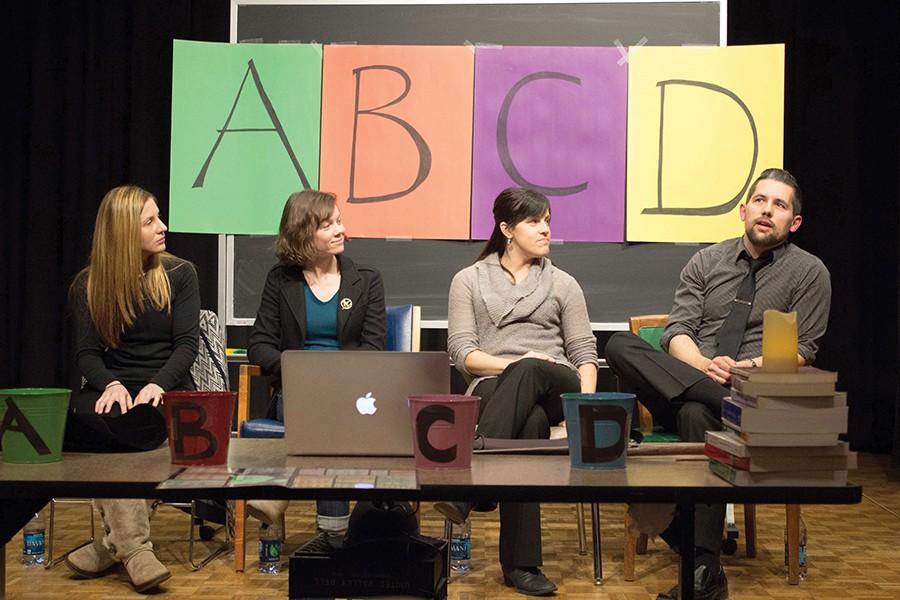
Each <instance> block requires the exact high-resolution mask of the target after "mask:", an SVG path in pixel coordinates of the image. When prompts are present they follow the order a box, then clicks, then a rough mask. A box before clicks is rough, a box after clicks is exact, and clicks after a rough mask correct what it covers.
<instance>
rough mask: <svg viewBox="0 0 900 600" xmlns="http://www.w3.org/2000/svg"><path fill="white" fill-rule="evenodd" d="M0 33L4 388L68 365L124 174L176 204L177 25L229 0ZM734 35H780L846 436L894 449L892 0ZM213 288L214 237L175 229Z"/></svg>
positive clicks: (55, 15) (792, 165)
mask: <svg viewBox="0 0 900 600" xmlns="http://www.w3.org/2000/svg"><path fill="white" fill-rule="evenodd" d="M11 6H12V8H10V7H8V8H7V14H8V17H7V19H6V20H5V21H4V22H3V25H2V27H4V28H5V29H6V30H7V31H6V35H5V36H4V39H5V40H6V43H7V45H8V46H9V47H11V48H14V49H15V52H13V53H10V54H8V55H9V56H18V57H19V58H18V59H15V60H12V61H8V62H7V64H8V67H9V68H8V73H9V74H10V75H11V77H10V79H9V81H11V86H10V89H11V90H12V92H11V93H9V94H7V97H8V98H11V101H12V107H13V110H12V112H11V116H12V118H11V119H8V120H7V124H8V130H7V131H8V133H7V135H6V137H5V139H4V150H5V152H4V154H5V155H6V156H7V158H6V160H5V161H4V162H3V177H2V186H3V189H2V193H0V203H2V207H3V213H2V215H3V217H4V219H3V222H4V223H5V225H6V228H5V231H4V232H3V234H2V235H0V251H2V256H0V281H2V282H3V286H2V288H0V315H2V317H3V318H2V319H0V359H2V360H0V387H6V386H23V385H63V384H69V385H71V384H72V383H74V382H75V381H76V379H77V374H76V373H75V370H74V366H73V364H72V356H71V344H72V340H71V333H70V331H71V330H70V328H69V326H68V323H67V320H66V302H65V297H66V290H67V286H68V284H69V282H70V281H71V278H72V277H73V276H74V274H75V273H76V272H77V271H78V270H79V269H80V268H81V267H82V266H83V265H84V263H85V261H86V259H87V254H88V250H89V246H90V238H91V232H92V229H93V219H94V215H95V211H96V207H97V204H98V203H99V201H100V198H101V196H102V195H103V193H104V192H105V191H106V190H108V189H109V188H111V187H113V186H115V185H118V184H121V183H125V182H132V183H137V184H139V185H142V186H144V187H146V188H147V189H149V190H150V191H152V192H153V193H154V194H156V195H157V197H158V198H159V200H160V203H161V207H162V209H163V212H164V213H165V212H166V209H167V206H168V186H169V182H168V172H169V171H168V169H169V166H168V165H169V138H170V136H169V128H170V105H171V60H172V40H173V39H175V38H183V39H193V40H211V41H227V39H228V22H229V21H228V14H229V8H230V6H229V2H228V1H227V0H216V1H213V0H207V1H193V2H191V1H189V0H181V1H177V0H173V1H170V2H134V3H131V2H68V3H58V4H56V3H55V4H53V5H48V4H45V3H28V2H18V3H15V4H13V5H11ZM728 9H729V19H728V20H729V26H728V37H729V44H756V43H781V42H784V43H786V45H787V48H786V60H787V63H786V88H785V92H786V94H785V96H786V97H785V161H784V164H785V166H786V167H787V168H788V169H789V170H791V171H792V172H793V173H794V174H795V175H796V176H797V178H798V179H799V181H800V184H801V186H802V187H803V188H804V191H805V195H806V198H807V202H806V204H805V206H804V224H803V226H802V227H801V229H800V231H799V232H798V234H797V235H796V236H795V241H796V242H797V243H798V244H799V245H800V246H802V247H804V248H806V249H807V250H809V251H811V252H813V253H814V254H816V255H817V256H819V257H820V258H822V260H823V261H824V262H825V264H826V265H827V266H828V267H829V269H830V271H831V275H832V283H833V286H834V296H833V303H832V313H831V321H830V324H829V330H828V334H827V335H826V337H825V339H824V340H823V343H822V350H821V353H820V356H819V360H818V365H819V366H821V367H823V368H827V369H834V370H837V371H839V372H840V387H841V388H842V389H846V390H848V392H849V398H850V404H851V419H850V439H851V441H852V443H853V444H854V446H856V447H858V448H863V449H870V450H888V449H890V448H891V447H892V443H893V449H894V455H895V457H900V427H898V425H897V424H896V421H895V417H894V416H895V414H898V408H900V407H898V391H900V388H898V384H900V382H898V375H897V365H898V358H900V345H898V343H897V337H898V336H897V332H898V328H900V320H898V319H900V311H898V305H900V296H898V292H900V289H898V280H900V264H898V263H900V260H898V251H900V247H898V232H900V211H898V207H897V204H898V197H900V176H898V173H900V153H898V140H900V123H898V119H900V117H898V114H900V113H898V111H897V109H896V107H895V105H896V102H897V98H898V97H900V81H898V79H900V69H898V56H900V53H898V43H897V40H898V31H897V29H898V22H900V8H898V6H897V5H896V4H894V3H859V4H858V5H849V4H847V3H841V4H834V3H818V2H802V1H799V0H797V1H789V2H780V1H776V0H767V1H762V2H760V1H754V2H749V1H738V0H732V1H731V2H729V4H728ZM168 246H169V249H170V250H171V251H172V252H174V253H175V254H178V255H179V256H182V257H184V258H187V259H189V260H192V261H194V262H195V263H196V264H197V266H198V268H199V271H200V274H201V293H202V297H203V305H204V306H206V307H214V306H215V301H216V293H215V291H216V285H217V282H216V248H217V246H216V239H215V237H214V236H208V235H178V234H172V235H170V236H169V239H168Z"/></svg>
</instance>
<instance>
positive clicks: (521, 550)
mask: <svg viewBox="0 0 900 600" xmlns="http://www.w3.org/2000/svg"><path fill="white" fill-rule="evenodd" d="M580 389H581V384H580V382H579V379H578V375H577V374H576V373H575V372H574V371H573V370H572V369H570V368H568V367H565V366H563V365H558V364H555V363H551V362H548V361H545V360H540V359H536V358H526V359H522V360H518V361H516V362H514V363H512V364H511V365H509V366H508V367H506V369H505V370H504V371H503V373H501V374H500V376H499V377H497V378H495V379H486V380H484V381H482V382H481V383H479V384H478V385H477V386H476V387H475V390H474V391H473V395H475V396H479V397H480V398H481V404H480V410H479V412H480V416H479V419H478V433H480V434H481V435H483V436H485V437H492V438H502V439H546V438H549V437H550V426H551V425H556V424H558V423H559V422H560V421H562V420H563V412H562V401H561V399H560V397H559V395H560V394H562V393H563V392H578V391H580ZM541 563H542V560H541V507H540V505H539V504H537V503H534V502H503V503H501V505H500V564H501V565H503V566H504V567H506V568H512V567H537V566H539V565H540V564H541Z"/></svg>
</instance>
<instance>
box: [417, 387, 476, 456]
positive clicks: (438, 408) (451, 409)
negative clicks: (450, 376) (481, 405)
mask: <svg viewBox="0 0 900 600" xmlns="http://www.w3.org/2000/svg"><path fill="white" fill-rule="evenodd" d="M480 400H481V399H480V398H478V397H477V396H460V395H456V394H435V395H431V396H410V397H409V416H410V419H411V420H412V431H413V448H414V451H415V458H416V468H417V469H468V468H470V467H471V466H472V441H473V440H474V438H475V425H476V424H477V423H478V402H479V401H480Z"/></svg>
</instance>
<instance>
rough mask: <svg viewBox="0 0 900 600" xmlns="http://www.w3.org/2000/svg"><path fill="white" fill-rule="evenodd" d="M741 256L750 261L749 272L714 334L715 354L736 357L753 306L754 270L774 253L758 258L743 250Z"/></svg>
mask: <svg viewBox="0 0 900 600" xmlns="http://www.w3.org/2000/svg"><path fill="white" fill-rule="evenodd" d="M741 258H742V259H744V260H746V261H748V262H749V263H750V272H748V273H747V276H746V277H744V280H743V281H742V282H741V285H739V286H738V289H737V295H736V296H735V298H734V300H733V301H732V303H731V312H729V313H728V316H727V317H725V321H724V322H723V323H722V327H720V328H719V333H717V334H716V356H730V357H731V358H737V354H738V350H740V349H741V342H742V341H743V340H744V331H745V330H746V329H747V319H749V318H750V309H751V308H753V297H754V296H755V295H756V272H757V271H759V270H760V269H762V268H763V267H764V266H766V265H767V264H769V263H770V262H772V259H773V258H775V255H774V254H773V253H771V252H767V253H765V254H763V255H762V256H760V257H759V258H752V257H751V256H750V255H748V254H747V253H746V252H745V253H742V254H741Z"/></svg>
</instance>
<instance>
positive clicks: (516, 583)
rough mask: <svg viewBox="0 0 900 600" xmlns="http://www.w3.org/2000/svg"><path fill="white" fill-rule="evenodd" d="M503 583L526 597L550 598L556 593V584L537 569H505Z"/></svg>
mask: <svg viewBox="0 0 900 600" xmlns="http://www.w3.org/2000/svg"><path fill="white" fill-rule="evenodd" d="M503 583H505V584H506V585H507V587H514V588H516V591H517V592H519V593H520V594H525V595H526V596H550V595H552V594H553V592H555V591H556V584H555V583H553V582H552V581H550V580H549V579H547V576H546V575H544V574H543V573H541V570H540V569H538V568H537V567H521V568H519V567H513V568H511V569H507V568H506V567H503Z"/></svg>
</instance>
